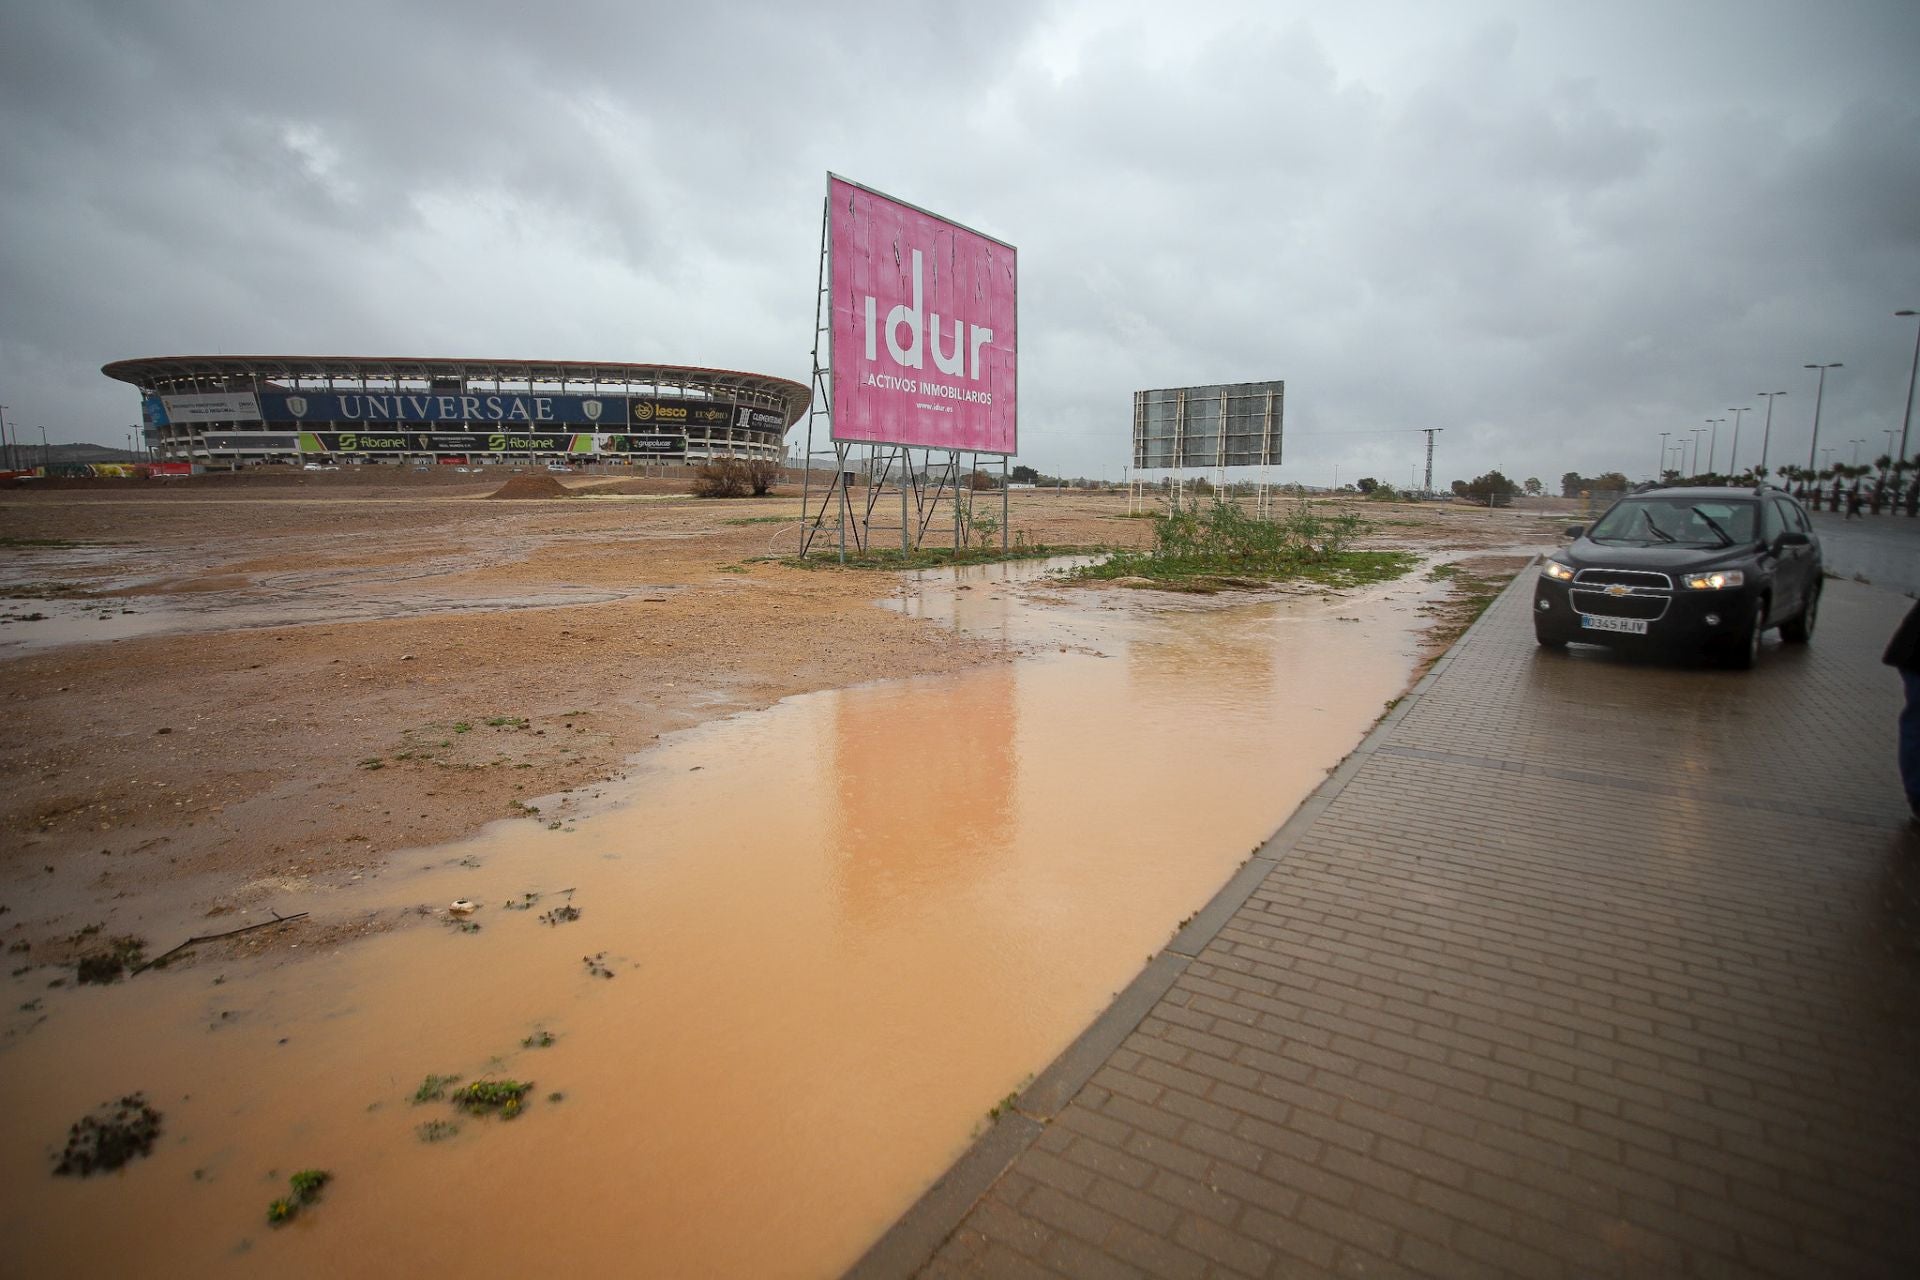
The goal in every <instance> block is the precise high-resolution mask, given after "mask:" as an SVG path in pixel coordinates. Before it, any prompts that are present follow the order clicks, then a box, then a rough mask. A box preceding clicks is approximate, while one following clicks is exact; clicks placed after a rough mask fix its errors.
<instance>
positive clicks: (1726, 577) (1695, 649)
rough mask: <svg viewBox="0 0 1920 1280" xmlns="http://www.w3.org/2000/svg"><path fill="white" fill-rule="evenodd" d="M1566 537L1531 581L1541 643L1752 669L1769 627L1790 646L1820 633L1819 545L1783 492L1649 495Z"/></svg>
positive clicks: (1535, 623)
mask: <svg viewBox="0 0 1920 1280" xmlns="http://www.w3.org/2000/svg"><path fill="white" fill-rule="evenodd" d="M1567 534H1568V536H1569V537H1571V538H1573V539H1574V541H1573V543H1572V545H1570V546H1568V547H1566V548H1564V549H1563V550H1560V551H1556V552H1554V553H1553V554H1552V555H1550V556H1548V557H1547V558H1546V562H1545V563H1544V564H1543V565H1542V566H1541V572H1540V578H1539V581H1538V583H1537V584H1536V585H1535V586H1534V591H1533V628H1534V636H1535V638H1536V639H1537V640H1538V641H1539V642H1540V643H1541V644H1542V645H1544V646H1547V647H1549V648H1559V647H1561V646H1563V645H1566V644H1569V643H1579V644H1601V645H1607V646H1609V647H1612V648H1618V649H1623V650H1632V651H1641V652H1654V653H1659V654H1662V655H1667V656H1680V655H1687V654H1697V653H1701V652H1707V653H1711V654H1713V655H1715V656H1717V657H1719V658H1720V659H1721V660H1722V661H1724V662H1725V663H1726V664H1727V665H1729V666H1732V667H1736V668H1743V669H1744V668H1747V667H1751V666H1752V665H1753V664H1754V662H1755V661H1756V659H1757V658H1758V657H1759V653H1760V638H1761V636H1762V635H1764V634H1765V633H1766V632H1767V631H1768V630H1769V629H1771V628H1774V627H1778V628H1779V629H1780V638H1781V639H1782V640H1784V641H1786V642H1787V643H1788V644H1805V643H1807V642H1808V641H1809V640H1810V639H1812V637H1813V628H1814V623H1815V621H1816V620H1817V619H1818V617H1819V610H1820V590H1821V583H1822V577H1821V574H1822V561H1821V554H1820V540H1819V537H1818V536H1817V535H1816V534H1815V533H1814V532H1813V522H1812V521H1811V520H1809V519H1808V518H1807V512H1806V509H1805V508H1804V507H1802V506H1801V505H1800V503H1799V502H1797V501H1796V500H1794V498H1793V497H1792V496H1791V495H1789V494H1787V493H1786V492H1785V491H1783V490H1780V489H1773V488H1760V489H1724V488H1688V489H1654V490H1649V491H1648V492H1645V493H1639V494H1634V495H1631V496H1629V497H1625V498H1622V499H1621V500H1620V501H1618V502H1616V503H1614V504H1613V506H1611V507H1609V508H1608V509H1607V511H1606V513H1605V514H1604V515H1602V516H1601V517H1600V518H1599V519H1598V520H1596V521H1594V523H1593V526H1592V527H1591V528H1583V527H1582V526H1580V525H1574V526H1572V527H1571V528H1569V529H1568V530H1567Z"/></svg>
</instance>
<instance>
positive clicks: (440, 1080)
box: [413, 1076, 460, 1105]
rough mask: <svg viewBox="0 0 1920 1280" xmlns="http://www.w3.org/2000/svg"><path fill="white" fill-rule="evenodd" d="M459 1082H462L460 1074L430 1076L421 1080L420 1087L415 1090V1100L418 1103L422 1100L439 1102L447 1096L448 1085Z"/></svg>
mask: <svg viewBox="0 0 1920 1280" xmlns="http://www.w3.org/2000/svg"><path fill="white" fill-rule="evenodd" d="M458 1083H460V1077H459V1076H428V1077H427V1078H426V1079H424V1080H422V1081H421V1082H420V1087H419V1088H418V1089H415V1090H414V1091H413V1101H414V1102H415V1104H416V1105H417V1104H419V1103H422V1102H438V1101H440V1099H442V1098H444V1097H446V1096H447V1086H448V1085H452V1084H458Z"/></svg>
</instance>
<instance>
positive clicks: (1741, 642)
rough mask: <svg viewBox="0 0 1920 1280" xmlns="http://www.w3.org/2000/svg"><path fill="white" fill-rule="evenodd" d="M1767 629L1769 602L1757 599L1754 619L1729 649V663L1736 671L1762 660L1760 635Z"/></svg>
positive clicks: (1754, 607)
mask: <svg viewBox="0 0 1920 1280" xmlns="http://www.w3.org/2000/svg"><path fill="white" fill-rule="evenodd" d="M1766 629H1767V602H1766V601H1765V600H1756V601H1754V602H1753V620H1752V621H1751V622H1750V623H1748V625H1747V629H1746V631H1745V632H1744V633H1742V634H1741V635H1740V636H1739V637H1737V638H1736V639H1735V640H1734V643H1733V647H1732V648H1731V649H1729V650H1728V651H1727V665H1728V666H1729V667H1732V668H1733V669H1734V670H1735V671H1748V670H1751V669H1752V667H1753V664H1754V663H1756V662H1758V661H1759V660H1760V637H1761V635H1763V634H1764V633H1765V632H1766Z"/></svg>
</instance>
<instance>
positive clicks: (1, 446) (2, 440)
mask: <svg viewBox="0 0 1920 1280" xmlns="http://www.w3.org/2000/svg"><path fill="white" fill-rule="evenodd" d="M0 467H5V468H6V469H7V470H9V471H11V470H13V459H12V454H11V452H10V451H9V450H8V448H7V406H6V405H4V404H0Z"/></svg>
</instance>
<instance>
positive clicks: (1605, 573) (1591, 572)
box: [1573, 569, 1673, 591]
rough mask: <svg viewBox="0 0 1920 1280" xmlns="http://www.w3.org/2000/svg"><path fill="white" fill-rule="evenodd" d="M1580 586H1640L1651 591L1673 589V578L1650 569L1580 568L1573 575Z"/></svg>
mask: <svg viewBox="0 0 1920 1280" xmlns="http://www.w3.org/2000/svg"><path fill="white" fill-rule="evenodd" d="M1573 580H1574V582H1575V583H1577V584H1578V585H1580V586H1594V587H1612V586H1620V587H1641V588H1645V589H1648V590H1653V591H1671V590H1673V579H1672V578H1669V577H1668V576H1667V575H1666V574H1664V573H1655V572H1653V571H1652V570H1650V569H1582V570H1581V571H1580V572H1579V573H1578V574H1576V575H1575V576H1574V579H1573Z"/></svg>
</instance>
